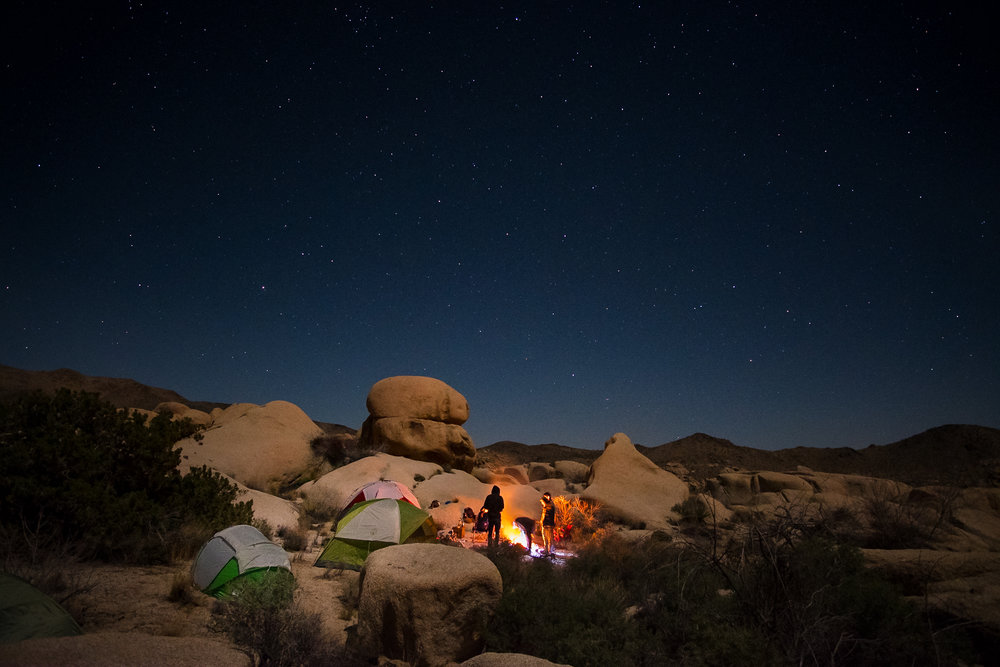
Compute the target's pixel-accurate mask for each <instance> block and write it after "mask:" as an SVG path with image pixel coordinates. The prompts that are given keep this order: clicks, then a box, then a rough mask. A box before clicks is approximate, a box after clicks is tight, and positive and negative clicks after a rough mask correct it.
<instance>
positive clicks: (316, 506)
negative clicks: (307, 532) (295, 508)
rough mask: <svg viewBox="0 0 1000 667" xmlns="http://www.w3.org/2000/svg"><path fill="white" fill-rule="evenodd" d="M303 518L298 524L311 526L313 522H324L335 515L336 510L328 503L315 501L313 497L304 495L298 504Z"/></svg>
mask: <svg viewBox="0 0 1000 667" xmlns="http://www.w3.org/2000/svg"><path fill="white" fill-rule="evenodd" d="M300 507H301V509H302V515H301V516H302V517H303V519H302V520H301V521H300V524H305V525H306V526H311V525H313V524H319V523H326V522H327V521H329V520H330V519H332V518H333V517H334V516H335V515H336V511H335V510H334V509H333V508H332V507H330V506H329V505H325V504H321V503H317V502H316V501H315V500H314V499H312V498H309V497H305V498H303V499H302V503H301V504H300Z"/></svg>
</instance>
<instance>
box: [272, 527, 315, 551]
mask: <svg viewBox="0 0 1000 667" xmlns="http://www.w3.org/2000/svg"><path fill="white" fill-rule="evenodd" d="M278 537H280V538H281V546H282V548H284V550H285V551H302V550H303V549H304V548H305V547H306V543H307V542H308V535H307V534H306V532H305V531H304V530H298V529H294V530H293V529H291V528H286V527H284V526H283V527H281V528H279V529H278Z"/></svg>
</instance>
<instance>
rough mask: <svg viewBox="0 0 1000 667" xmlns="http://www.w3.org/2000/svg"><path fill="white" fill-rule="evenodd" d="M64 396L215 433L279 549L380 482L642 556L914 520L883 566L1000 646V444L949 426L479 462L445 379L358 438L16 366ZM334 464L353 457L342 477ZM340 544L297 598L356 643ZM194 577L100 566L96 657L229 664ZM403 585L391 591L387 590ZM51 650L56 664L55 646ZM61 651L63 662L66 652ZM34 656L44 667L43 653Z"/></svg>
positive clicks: (407, 391)
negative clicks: (494, 492) (605, 531)
mask: <svg viewBox="0 0 1000 667" xmlns="http://www.w3.org/2000/svg"><path fill="white" fill-rule="evenodd" d="M61 386H66V387H69V388H71V389H83V390H86V391H90V392H96V393H98V394H99V395H100V396H101V397H103V398H104V399H105V400H107V401H109V402H111V403H113V404H114V405H116V406H118V407H121V408H129V409H139V410H147V411H153V410H156V411H163V410H166V411H168V412H170V413H172V414H174V415H176V416H178V417H186V418H190V419H191V420H192V421H194V422H195V423H196V424H199V425H201V426H203V427H204V430H203V432H202V435H203V437H202V438H200V439H199V440H197V441H195V440H194V439H188V440H184V441H181V442H179V443H177V447H178V448H179V449H180V450H181V452H182V463H181V467H182V469H183V468H190V467H193V466H201V465H207V466H209V467H210V468H212V469H213V470H216V471H218V472H220V473H222V474H224V475H226V476H227V477H229V478H230V479H231V480H232V481H234V482H235V483H237V484H238V485H239V486H240V488H241V489H242V490H243V496H242V499H250V500H253V502H254V512H255V515H256V517H257V519H259V520H262V521H266V522H267V523H268V525H270V526H271V527H272V528H273V529H274V530H275V532H276V534H282V532H283V531H286V532H287V531H294V530H301V527H302V525H303V524H304V522H305V523H308V519H304V517H305V516H306V514H307V512H311V513H314V514H317V515H320V516H324V515H325V516H329V515H331V514H335V513H336V512H337V511H338V510H339V509H340V508H341V507H342V505H343V503H344V501H345V499H346V498H347V497H348V496H349V494H350V493H351V492H352V491H353V490H355V489H356V488H358V487H359V486H360V485H361V484H363V483H365V482H368V481H370V480H373V479H393V480H396V481H399V482H401V483H403V484H406V485H407V486H409V487H410V488H411V489H412V491H413V493H414V494H415V496H416V497H417V499H418V500H419V502H420V504H421V506H422V507H424V508H427V509H428V511H429V513H430V515H431V517H432V518H433V520H434V522H435V524H436V526H437V528H438V529H439V530H440V531H441V532H442V533H444V532H447V531H448V530H450V529H451V528H452V527H456V526H458V525H460V524H461V523H462V513H463V509H464V508H466V507H471V508H478V507H479V506H480V505H481V503H482V499H483V498H484V497H485V496H486V494H488V493H489V490H490V488H491V487H492V485H494V484H496V485H499V486H501V488H502V489H503V495H504V498H505V500H506V502H507V507H506V509H505V516H506V515H507V513H509V516H511V517H513V516H518V515H524V516H534V515H535V514H537V507H538V498H539V495H540V494H541V493H542V492H543V491H549V492H551V493H552V494H553V495H556V496H562V497H565V498H570V499H579V500H582V501H586V502H590V503H594V504H596V505H599V506H600V507H601V512H602V516H603V518H604V520H605V521H607V522H608V525H609V526H611V527H612V529H614V530H618V531H620V532H621V534H622V535H623V536H626V537H627V539H634V540H643V539H648V538H649V537H650V536H651V535H652V534H654V533H656V534H659V535H666V536H667V537H668V539H674V538H676V539H687V538H686V537H685V533H684V532H683V528H682V526H683V525H684V521H685V520H686V519H685V516H684V515H683V514H682V513H681V510H680V509H679V508H681V507H685V506H686V507H691V506H692V503H693V504H694V506H700V507H703V508H705V511H706V512H707V514H708V516H709V517H710V521H711V522H712V525H713V526H714V527H715V530H717V531H720V532H719V533H718V534H719V535H721V536H722V539H729V537H731V536H734V535H738V534H739V531H740V530H741V529H742V528H741V526H744V525H746V524H745V522H746V521H747V520H751V521H753V520H754V519H753V517H768V516H775V515H782V516H787V517H792V516H793V515H794V516H795V520H796V521H810V520H814V519H815V518H816V517H817V516H823V515H825V514H828V513H830V512H834V511H838V510H847V511H848V512H850V513H851V514H852V515H854V516H857V517H868V519H867V520H868V521H877V520H881V519H884V518H885V517H881V516H877V515H880V514H888V515H891V516H893V517H897V518H899V517H903V518H905V519H906V520H908V521H911V520H912V521H914V522H920V523H921V525H924V526H931V528H930V529H928V530H927V532H926V535H925V539H924V540H923V543H922V545H921V546H920V548H897V549H894V548H875V547H871V548H867V549H865V550H864V554H865V558H866V560H867V562H868V563H869V565H870V566H871V567H874V568H878V569H881V570H883V571H885V572H887V573H889V575H890V576H891V577H893V578H895V579H897V580H899V581H910V582H912V581H915V580H919V581H920V582H921V585H922V586H923V590H922V592H921V595H922V596H923V602H924V603H926V604H928V605H931V606H933V607H935V608H937V609H940V610H941V611H942V612H944V613H947V614H949V615H951V616H952V617H954V618H956V619H959V620H960V621H961V622H963V623H974V624H978V625H981V626H982V627H984V628H987V631H988V632H990V633H993V634H995V635H1000V612H998V609H1000V605H998V604H997V603H998V601H1000V431H998V430H997V429H992V428H987V427H981V426H974V425H945V426H941V427H938V428H934V429H930V430H928V431H926V432H924V433H920V434H917V435H914V436H912V437H910V438H907V439H905V440H901V441H899V442H896V443H890V444H886V445H871V446H868V447H865V448H864V449H860V450H858V449H851V448H835V449H819V448H805V447H799V448H793V449H786V450H778V451H763V450H755V449H751V448H747V447H740V446H738V445H735V444H733V443H731V442H729V441H727V440H723V439H720V438H716V437H713V436H710V435H706V434H693V435H691V436H688V437H686V438H682V439H680V440H677V441H674V442H670V443H665V444H661V445H658V446H653V447H648V446H643V445H637V444H633V443H632V442H631V440H630V439H629V438H628V436H627V435H626V434H624V433H618V434H614V435H611V437H610V438H609V439H608V440H607V442H606V443H605V446H604V448H603V449H601V450H584V449H575V448H570V447H565V446H562V445H558V444H541V445H525V444H521V443H514V442H506V441H505V442H498V443H494V444H491V445H488V446H484V447H479V448H476V447H475V446H474V445H473V443H472V442H471V440H470V439H469V437H468V434H467V433H466V432H465V431H464V429H463V428H462V424H463V423H464V421H465V420H466V419H467V418H468V414H469V408H468V405H467V403H465V399H464V398H463V397H462V396H461V394H459V393H458V392H456V391H455V390H454V389H452V388H451V387H448V386H447V385H445V384H444V383H441V382H439V381H437V380H433V379H431V378H412V377H404V378H387V379H386V380H383V381H381V382H380V383H377V384H376V386H375V387H373V391H372V393H371V394H370V395H369V397H368V409H369V414H370V417H369V419H368V420H367V421H366V422H365V424H364V425H363V426H362V427H361V429H360V430H359V431H355V430H354V429H353V428H351V427H348V426H343V425H337V424H323V423H317V422H315V421H313V420H312V419H310V418H309V416H308V415H306V414H305V413H304V412H303V411H302V410H301V409H299V408H298V407H297V406H295V405H293V404H291V403H288V402H285V401H272V402H271V403H268V404H266V405H262V406H260V405H253V404H247V403H238V404H233V405H226V404H218V403H208V402H192V401H188V400H187V399H185V398H184V397H182V396H180V395H178V394H176V393H175V392H171V391H169V390H165V389H157V388H151V387H145V386H143V385H141V384H139V383H136V382H134V381H131V380H119V379H113V378H89V377H86V376H82V375H80V374H79V373H75V372H74V371H67V370H60V371H51V372H29V371H20V370H18V369H12V368H9V367H2V366H0V398H2V397H3V396H6V395H10V394H12V393H16V392H18V391H25V390H33V389H41V390H43V391H53V390H54V389H56V388H57V387H61ZM317 443H325V445H323V446H317ZM331 452H336V453H337V454H338V456H339V458H337V460H334V458H336V457H332V456H331ZM329 532H330V524H329V522H328V521H327V522H326V523H325V524H324V523H323V522H320V523H316V522H313V523H312V525H311V527H310V528H309V530H308V535H307V536H306V539H305V540H304V542H303V545H302V546H301V548H298V549H297V551H296V553H295V554H294V557H293V572H294V574H295V576H296V581H297V582H298V583H299V591H298V592H297V593H296V596H297V598H301V600H302V603H303V604H304V605H306V606H307V607H308V608H311V609H315V610H317V611H319V612H320V613H322V614H323V615H324V619H325V622H326V624H327V628H326V629H327V631H328V632H329V633H330V634H331V636H334V637H339V638H341V639H342V638H344V637H346V634H347V632H348V630H347V628H348V623H353V622H354V621H353V620H352V621H348V620H344V617H345V616H346V617H347V618H349V613H348V614H346V615H345V614H343V613H342V609H341V608H340V606H339V604H338V603H337V602H335V600H336V599H339V597H340V596H341V595H342V594H344V593H345V592H347V591H349V589H350V588H351V587H353V586H356V585H357V579H356V578H352V577H354V575H351V574H347V573H342V574H341V575H339V576H337V577H331V576H330V575H329V573H328V572H327V571H325V570H320V569H318V568H314V567H312V566H311V563H312V562H313V561H314V560H315V557H316V549H317V547H318V545H320V544H321V543H322V541H323V540H324V539H325V538H326V537H327V536H328V535H329ZM186 566H187V564H185V563H180V564H178V567H174V568H124V567H110V566H98V565H82V566H81V568H82V571H81V572H82V574H81V576H85V577H86V576H89V577H94V578H96V579H99V580H100V581H101V582H111V583H110V584H108V586H110V588H105V584H104V583H102V585H101V586H95V587H93V588H91V589H89V590H88V591H86V592H84V593H81V596H80V598H79V600H78V604H80V605H82V608H83V609H84V610H85V611H86V613H85V620H84V622H83V624H82V625H83V627H84V630H85V632H86V633H87V634H86V635H85V637H86V639H81V640H80V641H89V642H92V643H93V642H95V641H98V642H99V641H106V643H107V646H104V647H103V648H101V647H93V646H92V647H91V648H89V649H86V648H80V649H79V650H81V651H87V650H89V651H90V652H92V653H95V654H96V655H98V656H104V657H108V658H110V657H111V656H113V655H116V654H115V653H114V651H116V650H122V649H121V648H120V647H121V645H122V644H123V643H124V644H138V645H141V644H142V642H146V641H151V640H149V639H148V637H149V636H152V637H157V638H159V639H157V640H156V641H161V642H167V643H169V640H168V639H166V638H171V637H184V638H190V639H192V640H198V641H199V642H202V641H204V642H214V643H215V644H220V643H221V644H222V645H223V646H222V647H221V650H225V649H226V648H227V646H226V642H224V641H221V640H220V639H219V636H218V635H216V634H214V633H211V632H210V631H208V630H207V629H206V628H207V620H208V618H209V608H210V604H209V602H208V601H206V600H200V599H198V598H197V596H196V598H195V601H194V602H192V603H191V604H190V605H188V606H182V607H178V605H176V604H171V603H168V602H167V601H166V598H167V596H168V593H169V591H170V590H171V589H172V588H173V587H174V585H175V581H176V579H177V577H178V572H180V571H183V570H184V568H185V567H186ZM393 567H396V568H397V569H398V568H401V567H403V566H401V565H399V564H397V565H394V566H393ZM407 567H411V568H414V571H417V572H419V571H421V570H420V564H419V562H408V563H407ZM476 576H479V575H476ZM473 578H475V577H473ZM135 582H143V583H142V586H143V591H144V593H143V594H141V595H136V596H131V597H129V599H128V600H123V599H122V598H121V596H120V595H117V594H115V593H114V592H113V591H115V590H121V589H125V588H129V587H130V586H135V585H136V584H135ZM400 585H401V584H400V583H398V582H390V583H387V584H385V585H384V588H385V589H386V590H394V589H395V588H397V587H398V586H400ZM118 586H120V587H121V588H120V589H119V588H117V587H118ZM435 586H436V587H439V586H440V584H435ZM494 593H495V592H494ZM494 593H491V594H490V595H491V596H492V595H494ZM490 599H493V598H492V597H491V598H490ZM378 604H382V603H378ZM373 605H374V606H377V605H376V603H374V602H370V603H368V607H365V604H362V608H363V609H364V608H369V609H370V608H374V606H373ZM414 613H415V612H413V610H407V611H406V612H405V614H409V615H411V616H412V614H414ZM434 613H439V612H438V611H437V610H435V612H434ZM442 613H443V612H442ZM399 614H400V615H403V614H404V612H403V611H400V612H399ZM357 620H358V624H359V627H360V628H361V629H362V630H364V629H365V628H373V627H375V626H376V625H377V629H374V630H372V629H369V632H374V633H382V634H383V635H384V636H385V637H389V636H390V635H392V633H394V632H395V633H398V632H400V629H399V628H386V627H384V626H383V624H382V622H381V621H382V620H383V619H380V620H379V623H378V624H374V625H373V619H372V618H367V619H357ZM436 631H440V628H436ZM407 632H408V633H414V632H419V629H417V628H408V629H407ZM95 635H100V636H101V637H104V639H103V640H98V639H95ZM136 635H141V638H140V639H136ZM46 641H49V640H46ZM51 641H52V642H55V641H67V640H51ZM386 641H388V640H386ZM30 643H32V642H22V644H23V646H21V647H20V649H19V650H27V648H26V647H27V645H28V644H30ZM112 646H116V647H118V648H112ZM181 646H182V644H180V643H177V644H175V645H174V647H173V648H169V647H165V646H161V645H158V648H157V649H156V650H157V651H158V653H157V656H158V657H162V656H163V655H166V654H169V655H174V653H173V651H175V650H176V651H177V654H176V656H177V657H176V659H175V660H172V662H174V663H175V664H186V663H184V658H183V655H182V654H184V652H185V651H188V650H189V649H190V646H191V644H189V643H188V644H183V646H184V647H185V648H181ZM34 647H35V648H34V649H32V650H35V649H37V650H38V651H43V649H44V646H43V645H42V644H36V645H34ZM216 648H218V647H215V648H212V650H216ZM229 648H231V647H229ZM44 650H47V649H44ZM51 650H53V651H55V653H53V654H51V655H57V654H58V653H59V652H60V651H64V650H65V644H61V645H57V646H56V648H54V649H51ZM206 650H207V649H206ZM403 650H404V649H403V648H400V651H403ZM456 650H458V649H456ZM462 650H466V649H464V648H463V649H462ZM164 652H168V653H164ZM195 653H197V651H195ZM19 655H21V656H22V658H24V660H28V661H29V662H30V661H31V660H30V656H28V654H23V653H22V654H19ZM205 655H207V653H206V654H205ZM234 656H235V657H234ZM230 659H232V662H230ZM122 660H123V661H125V662H133V663H134V660H128V659H126V658H122ZM241 660H242V656H236V655H235V654H233V655H230V656H229V658H226V657H224V656H223V657H219V658H218V662H219V664H241ZM526 660H527V659H526ZM39 661H41V662H45V660H44V659H39ZM0 663H4V660H3V659H0ZM6 664H13V663H6ZM192 664H193V663H192ZM477 664H478V663H477ZM523 664H529V663H528V662H525V663H523ZM532 664H534V663H532Z"/></svg>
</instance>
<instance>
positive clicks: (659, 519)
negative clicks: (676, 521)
mask: <svg viewBox="0 0 1000 667" xmlns="http://www.w3.org/2000/svg"><path fill="white" fill-rule="evenodd" d="M688 495H689V491H688V485H687V484H686V483H684V482H683V481H681V479H680V478H679V477H677V476H676V475H674V474H673V473H670V472H667V471H666V470H663V469H662V468H660V467H659V466H657V465H656V464H655V463H653V462H652V461H650V460H649V459H648V458H646V457H645V456H643V455H642V454H640V453H639V452H638V451H637V450H636V448H635V445H633V444H632V441H631V440H630V439H629V437H628V436H627V435H625V434H624V433H616V434H615V435H613V436H611V439H610V440H608V441H607V442H606V443H605V444H604V453H603V454H601V456H600V457H598V458H597V460H596V461H594V463H593V465H591V466H590V474H589V476H588V485H587V488H586V489H585V490H584V491H583V493H581V494H580V497H581V498H584V499H586V500H591V501H595V502H598V503H600V504H601V506H602V508H603V509H604V510H605V511H606V512H607V513H609V514H610V515H612V516H615V517H618V518H619V519H621V520H623V521H624V522H626V523H629V524H632V525H635V526H637V527H644V528H651V529H656V528H666V527H667V526H668V520H669V518H670V516H672V515H674V514H675V512H673V507H674V506H675V505H677V504H678V503H681V502H683V501H684V500H686V499H687V497H688Z"/></svg>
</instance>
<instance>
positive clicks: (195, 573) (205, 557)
mask: <svg viewBox="0 0 1000 667" xmlns="http://www.w3.org/2000/svg"><path fill="white" fill-rule="evenodd" d="M269 573H278V574H279V575H280V576H291V574H292V566H291V563H289V561H288V554H287V553H285V550H284V549H282V548H281V547H280V546H278V545H277V544H275V543H274V542H272V541H270V540H269V539H267V538H266V537H264V534H263V533H261V532H260V531H259V530H257V529H256V528H254V527H253V526H246V525H241V526H230V527H229V528H226V529H224V530H220V531H219V532H217V533H216V534H215V535H213V536H212V539H210V540H209V541H208V542H206V543H205V544H204V545H203V546H202V547H201V551H199V552H198V556H197V557H196V558H195V559H194V563H193V564H192V565H191V578H192V579H193V580H194V585H195V586H197V587H198V588H199V589H200V590H201V591H202V592H203V593H206V594H208V595H211V596H213V597H217V598H223V597H227V596H228V595H229V594H230V593H231V592H232V588H233V586H234V584H238V583H241V582H244V581H248V580H256V579H261V578H262V577H264V576H265V575H267V574H269Z"/></svg>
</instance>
